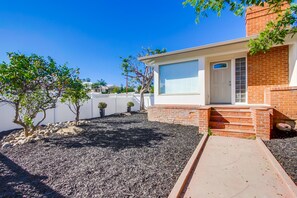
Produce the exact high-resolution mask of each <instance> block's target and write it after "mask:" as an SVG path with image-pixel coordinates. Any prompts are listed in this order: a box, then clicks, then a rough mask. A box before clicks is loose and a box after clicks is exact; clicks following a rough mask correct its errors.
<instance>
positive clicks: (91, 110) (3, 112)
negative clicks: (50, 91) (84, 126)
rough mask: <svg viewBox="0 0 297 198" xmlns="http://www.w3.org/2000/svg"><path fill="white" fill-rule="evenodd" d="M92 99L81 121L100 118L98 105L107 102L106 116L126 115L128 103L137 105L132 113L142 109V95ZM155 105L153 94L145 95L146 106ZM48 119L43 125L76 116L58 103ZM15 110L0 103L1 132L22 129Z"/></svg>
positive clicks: (86, 104) (110, 95)
mask: <svg viewBox="0 0 297 198" xmlns="http://www.w3.org/2000/svg"><path fill="white" fill-rule="evenodd" d="M90 97H91V99H90V100H88V101H87V102H86V103H84V105H83V106H82V107H81V110H80V119H90V118H96V117H99V109H98V103H99V102H105V103H106V104H107V108H106V109H105V114H106V115H111V114H115V113H124V112H126V111H127V103H128V102H130V101H131V102H133V103H134V104H135V106H134V107H132V111H137V110H139V107H140V94H98V93H91V94H90ZM153 104H154V96H153V94H145V95H144V105H145V107H146V108H147V107H149V106H151V105H153ZM46 113H47V116H46V119H45V120H44V121H43V122H42V124H47V123H55V122H65V121H72V120H74V119H75V115H74V114H73V113H72V112H71V111H70V109H69V107H68V106H67V105H66V104H63V103H60V102H58V103H57V106H56V108H55V109H50V110H48V111H47V112H46ZM13 117H14V109H13V108H12V106H10V105H8V104H2V103H0V132H1V131H6V130H11V129H15V128H20V126H19V125H16V124H14V123H13V122H12V121H13ZM41 118H42V114H39V115H38V116H37V118H36V121H38V120H40V119H41Z"/></svg>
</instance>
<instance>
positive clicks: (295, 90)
mask: <svg viewBox="0 0 297 198" xmlns="http://www.w3.org/2000/svg"><path fill="white" fill-rule="evenodd" d="M266 95H267V104H269V105H271V107H272V108H274V111H273V121H274V124H276V123H278V122H288V123H290V124H292V126H293V127H294V125H295V124H296V121H297V87H280V88H271V89H269V90H267V91H266ZM294 122H295V124H294ZM295 128H297V127H296V126H295Z"/></svg>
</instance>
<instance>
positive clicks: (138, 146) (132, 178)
mask: <svg viewBox="0 0 297 198" xmlns="http://www.w3.org/2000/svg"><path fill="white" fill-rule="evenodd" d="M82 127H83V128H84V129H85V132H84V133H82V134H78V135H75V136H67V137H65V136H59V135H57V136H55V137H50V138H45V139H43V140H41V141H37V142H32V143H26V144H23V145H18V146H15V147H12V148H7V149H2V150H0V197H17V196H19V197H24V196H26V197H167V196H168V194H169V193H170V191H171V189H172V187H173V186H174V184H175V182H176V181H177V179H178V177H179V175H180V173H181V172H182V170H183V168H184V167H185V165H186V163H187V161H188V159H189V158H190V156H191V154H192V153H193V151H194V149H195V148H196V146H197V145H198V143H199V141H200V139H201V137H202V136H201V135H197V132H198V129H197V127H193V126H181V125H173V124H164V123H157V122H148V121H147V115H146V114H133V115H131V116H109V117H106V118H103V119H100V118H98V119H93V120H91V122H90V123H88V124H87V125H85V126H82Z"/></svg>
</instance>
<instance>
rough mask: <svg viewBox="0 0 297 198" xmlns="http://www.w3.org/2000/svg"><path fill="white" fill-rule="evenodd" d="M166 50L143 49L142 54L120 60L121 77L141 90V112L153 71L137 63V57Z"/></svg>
mask: <svg viewBox="0 0 297 198" xmlns="http://www.w3.org/2000/svg"><path fill="white" fill-rule="evenodd" d="M165 52H166V49H155V50H152V49H150V48H144V49H143V50H142V52H140V53H138V55H137V56H131V55H130V56H128V57H126V58H123V57H121V59H122V65H121V68H122V71H123V72H122V75H123V76H125V77H126V76H128V78H130V81H134V82H136V83H138V84H139V85H140V86H141V88H140V90H139V93H140V110H141V111H143V110H144V109H145V108H144V93H145V92H147V91H148V90H149V88H150V86H151V84H152V81H153V78H154V71H153V68H152V67H149V66H147V65H145V64H144V63H142V62H140V61H138V59H137V58H138V57H142V56H150V55H155V54H161V53H165Z"/></svg>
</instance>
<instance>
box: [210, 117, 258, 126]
mask: <svg viewBox="0 0 297 198" xmlns="http://www.w3.org/2000/svg"><path fill="white" fill-rule="evenodd" d="M210 121H214V122H226V123H230V122H236V123H246V124H252V123H253V120H252V118H239V117H236V116H235V117H229V118H228V117H223V116H215V117H214V116H211V117H210Z"/></svg>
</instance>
